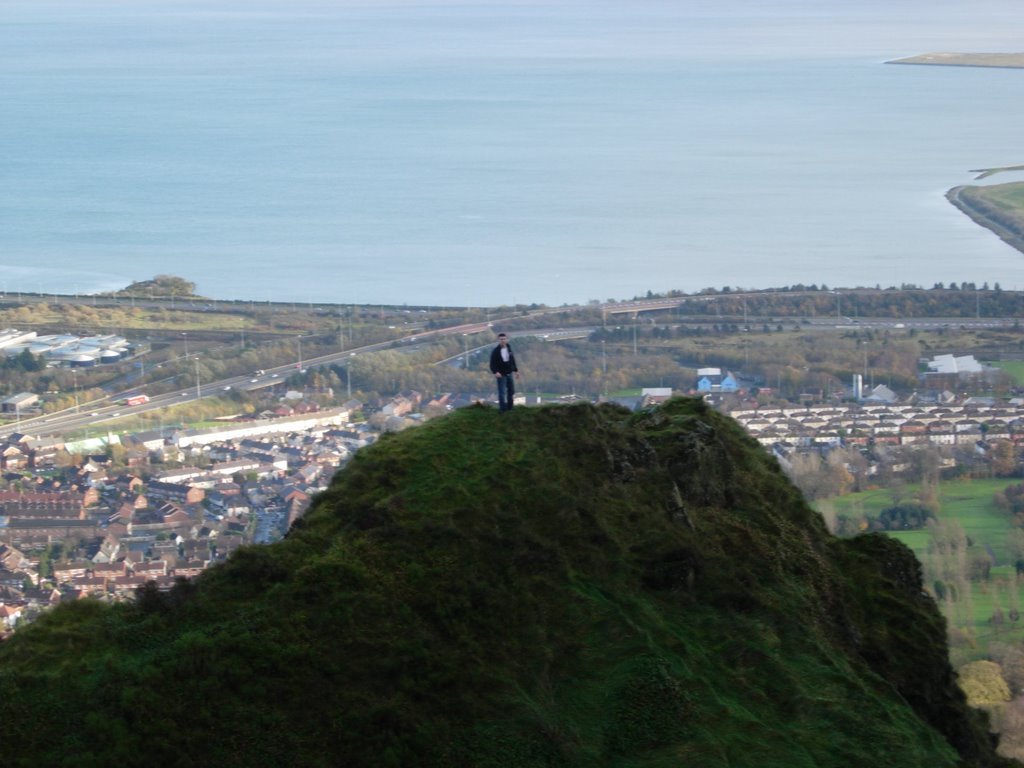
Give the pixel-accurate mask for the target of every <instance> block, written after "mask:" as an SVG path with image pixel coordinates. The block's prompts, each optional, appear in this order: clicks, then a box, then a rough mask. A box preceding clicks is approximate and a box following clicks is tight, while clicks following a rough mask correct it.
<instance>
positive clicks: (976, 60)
mask: <svg viewBox="0 0 1024 768" xmlns="http://www.w3.org/2000/svg"><path fill="white" fill-rule="evenodd" d="M885 63H886V64H919V65H925V66H939V67H988V68H994V69H1024V53H941V52H936V53H922V54H920V55H917V56H908V57H906V58H903V59H891V60H890V61H887V62H885Z"/></svg>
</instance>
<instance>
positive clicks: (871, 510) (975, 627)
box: [817, 479, 1024, 663]
mask: <svg viewBox="0 0 1024 768" xmlns="http://www.w3.org/2000/svg"><path fill="white" fill-rule="evenodd" d="M1019 482H1020V480H1018V479H1001V480H994V479H993V480H955V481H949V482H944V483H942V484H941V485H940V488H939V513H938V518H939V520H940V521H956V522H957V523H959V524H960V526H961V527H962V528H963V529H964V533H965V534H966V535H967V537H968V539H969V541H970V544H971V546H970V550H969V553H970V555H976V554H981V553H984V552H989V553H990V554H991V555H992V556H993V557H994V565H993V568H992V570H991V574H990V578H989V580H988V581H981V582H977V581H976V582H972V594H971V600H972V607H973V622H972V624H971V626H970V627H969V629H970V630H971V633H972V635H973V638H974V641H975V642H974V646H973V647H960V648H954V649H953V651H954V656H955V658H956V661H957V663H962V662H965V661H969V660H972V659H974V658H980V657H982V656H984V655H985V652H986V649H987V646H988V643H989V642H991V641H992V640H997V639H998V640H999V641H1001V642H1006V641H1013V642H1024V626H1022V625H1024V619H1021V620H1020V621H1018V622H1015V623H1010V622H1008V623H1007V624H1004V626H1003V628H1001V629H998V631H997V628H995V627H993V625H992V624H991V623H990V621H989V619H990V618H991V616H992V614H993V611H994V609H995V607H996V605H995V603H994V599H993V591H995V592H996V593H997V598H996V599H998V602H999V607H1001V608H1002V609H1003V611H1004V613H1008V612H1009V610H1010V591H1011V587H1012V586H1013V585H1012V584H1011V579H1015V578H1016V569H1015V567H1014V559H1015V558H1014V556H1013V554H1012V553H1011V551H1010V547H1009V542H1008V539H1009V534H1010V531H1011V530H1013V526H1012V519H1011V518H1010V516H1009V515H1007V513H1005V512H1003V511H1001V510H1000V509H998V508H997V507H996V505H995V503H994V501H993V496H994V495H995V494H996V493H997V492H998V491H1001V490H1003V489H1004V488H1006V487H1007V486H1008V485H1014V484H1017V483H1019ZM915 491H917V487H916V486H907V488H906V496H907V497H908V498H909V496H910V495H911V494H913V493H914V492H915ZM892 504H893V499H892V495H891V493H890V492H889V491H888V490H885V489H881V490H873V491H865V492H863V493H854V494H850V495H849V496H842V497H839V498H834V499H829V500H828V501H826V502H823V503H819V504H818V505H817V506H818V508H819V509H824V508H825V506H826V505H829V506H831V508H832V509H833V510H834V511H835V512H836V513H837V514H839V515H847V516H852V517H857V516H860V515H865V516H867V517H868V518H874V517H876V516H877V515H878V514H879V513H880V512H881V511H882V510H883V509H885V508H886V507H889V506H892ZM889 535H891V536H893V537H894V538H896V539H899V540H900V541H902V542H903V543H905V544H906V545H907V546H908V547H910V548H911V549H912V550H913V551H914V554H916V555H917V557H918V559H919V560H920V561H921V562H922V564H923V565H925V573H926V574H927V572H928V568H927V565H928V562H929V557H930V555H929V552H928V544H929V541H930V539H931V532H930V531H929V530H915V531H899V532H891V533H890V534H889ZM926 584H927V578H926ZM929 586H930V585H929ZM939 605H940V607H942V608H944V609H945V608H946V606H944V605H943V604H942V601H939Z"/></svg>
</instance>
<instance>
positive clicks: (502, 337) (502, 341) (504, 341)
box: [498, 333, 508, 346]
mask: <svg viewBox="0 0 1024 768" xmlns="http://www.w3.org/2000/svg"><path fill="white" fill-rule="evenodd" d="M498 343H499V344H501V345H502V346H504V345H505V344H508V336H506V335H505V334H504V333H499V334H498Z"/></svg>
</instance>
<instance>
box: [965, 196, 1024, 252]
mask: <svg viewBox="0 0 1024 768" xmlns="http://www.w3.org/2000/svg"><path fill="white" fill-rule="evenodd" d="M1020 186H1021V185H1020V184H1003V185H997V186H995V187H972V186H959V187H953V188H952V189H951V190H949V191H948V192H947V193H946V199H947V200H948V201H949V202H950V203H952V204H953V205H954V206H956V207H957V208H958V209H960V211H961V212H962V213H964V214H966V215H967V216H968V217H970V219H971V220H972V221H973V222H974V223H975V224H978V225H979V226H982V227H985V229H988V230H989V231H991V232H993V233H994V234H995V235H997V236H998V237H999V238H1000V239H1001V240H1002V241H1003V242H1005V243H1006V244H1007V245H1010V246H1012V247H1013V248H1016V249H1017V250H1018V251H1020V252H1022V253H1024V221H1022V219H1021V217H1020V216H1019V215H1018V214H1017V212H1016V210H1015V209H1014V207H1012V206H1007V205H1006V202H1005V200H998V201H993V200H992V199H991V196H992V195H993V193H999V192H1001V191H1007V190H1018V189H1020ZM1018 210H1019V209H1018Z"/></svg>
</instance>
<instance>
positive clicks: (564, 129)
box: [0, 0, 1024, 305]
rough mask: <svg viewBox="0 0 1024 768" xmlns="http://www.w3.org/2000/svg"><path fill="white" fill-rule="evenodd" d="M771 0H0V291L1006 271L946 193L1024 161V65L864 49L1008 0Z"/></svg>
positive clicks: (909, 278)
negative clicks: (981, 172) (161, 281)
mask: <svg viewBox="0 0 1024 768" xmlns="http://www.w3.org/2000/svg"><path fill="white" fill-rule="evenodd" d="M760 5H763V3H760V4H759V3H755V2H753V1H752V0H724V1H723V2H715V3H710V2H707V3H705V2H689V1H684V2H681V1H679V0H673V2H655V1H654V0H640V1H639V2H637V1H635V0H634V1H633V2H630V3H620V2H615V3H611V2H601V1H600V0H598V1H596V2H595V1H590V2H575V1H573V0H546V1H545V2H536V3H530V2H509V1H499V0H493V1H488V0H462V1H461V2H454V3H444V4H441V3H436V4H435V3H429V2H419V1H416V0H406V1H405V2H393V3H380V2H373V3H371V2H346V1H342V2H330V3H327V2H314V1H313V0H292V1H290V2H287V3H286V2H283V1H281V2H258V1H257V2H244V3H242V2H231V1H229V0H203V1H202V2H200V1H199V0H180V1H178V2H170V1H168V0H140V1H139V2H128V1H127V0H90V1H89V2H84V1H80V2H73V1H64V2H59V1H58V0H32V2H24V1H23V0H2V1H0V94H2V99H0V289H2V290H5V291H14V290H26V291H37V290H40V291H56V292H68V293H71V292H92V291H97V290H107V289H111V288H117V287H121V286H123V285H126V284H127V283H128V282H130V281H132V280H139V279H146V278H149V277H152V276H153V275H155V274H158V273H172V274H178V275H182V276H184V277H186V278H188V279H190V280H193V281H195V282H196V283H197V284H198V290H199V291H200V292H201V293H203V294H205V295H208V296H212V297H217V298H253V299H268V298H274V299H280V300H293V301H310V302H343V303H350V302H351V303H378V302H380V303H409V304H459V305H464V304H468V305H480V304H499V303H509V302H543V303H548V304H561V303H563V302H577V301H587V300H589V299H606V298H619V299H621V298H630V297H632V296H634V295H638V294H643V293H645V292H646V291H647V290H653V291H663V290H669V289H682V290H688V291H693V290H699V289H700V288H703V287H706V286H716V287H720V286H723V285H730V286H739V287H749V288H757V287H771V286H779V285H785V284H791V283H797V282H802V283H818V284H821V283H826V284H828V285H831V286H854V285H875V284H881V285H892V284H900V283H903V282H911V283H917V284H922V285H927V286H930V285H931V284H933V283H934V282H939V281H942V282H948V281H950V280H956V281H963V280H968V281H977V282H979V283H980V282H984V281H987V282H990V283H993V282H999V283H1000V284H1001V285H1002V286H1003V287H1005V288H1020V289H1024V254H1021V253H1019V252H1017V251H1015V250H1013V249H1011V248H1009V247H1008V246H1006V245H1004V244H1003V243H1002V242H1001V241H999V240H998V239H997V238H996V237H995V236H993V235H992V234H990V233H989V232H987V231H986V230H984V229H982V228H980V227H977V226H976V225H974V224H973V223H972V222H970V220H968V219H967V218H966V217H965V216H963V215H962V214H960V213H959V212H958V211H957V210H956V209H954V208H953V207H952V206H951V205H949V204H948V203H947V202H946V201H945V199H944V198H943V194H944V192H945V190H946V189H948V188H949V187H952V186H954V185H957V184H963V183H969V182H970V180H971V179H972V174H971V173H970V172H969V171H970V169H974V168H984V167H988V166H1001V165H1015V164H1022V163H1024V146H1022V140H1021V133H1020V126H1021V125H1024V98H1022V95H1024V70H1003V69H969V68H953V67H912V66H894V65H886V64H885V63H884V62H885V61H886V60H888V59H892V58H897V57H901V56H909V55H914V54H917V53H924V52H928V51H935V50H972V51H1002V50H1018V49H1019V40H1017V39H1015V38H1014V36H1013V33H1014V32H1015V31H1016V30H1019V29H1020V28H1021V22H1022V21H1024V9H1020V10H1018V8H1020V6H1019V4H1018V3H1011V2H1009V0H980V2H976V3H971V4H969V7H965V6H966V5H967V4H963V3H953V2H948V1H947V0H939V1H938V2H920V1H918V0H902V1H901V0H894V2H888V3H884V4H883V3H878V2H875V1H874V0H870V1H869V2H866V3H862V4H858V7H856V8H849V7H845V6H848V5H852V4H849V3H845V2H844V3H840V2H828V1H827V0H826V1H825V2H822V1H821V0H817V1H816V2H809V1H804V0H800V1H790V2H782V3H773V4H772V8H771V10H770V12H769V11H768V10H767V9H762V8H761V7H759V6H760ZM1018 178H1020V177H1018ZM1009 180H1015V179H1013V177H1011V176H1005V177H1003V176H996V177H994V178H993V179H991V180H990V182H993V183H995V182H1001V181H1009Z"/></svg>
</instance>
